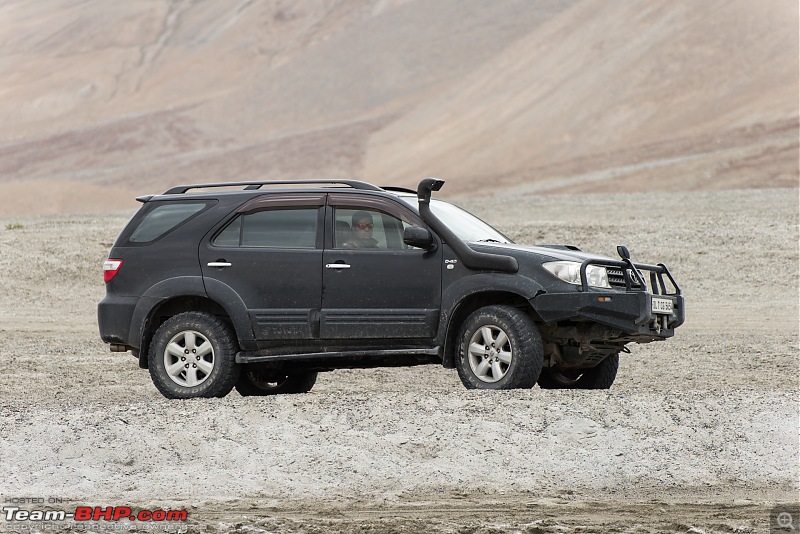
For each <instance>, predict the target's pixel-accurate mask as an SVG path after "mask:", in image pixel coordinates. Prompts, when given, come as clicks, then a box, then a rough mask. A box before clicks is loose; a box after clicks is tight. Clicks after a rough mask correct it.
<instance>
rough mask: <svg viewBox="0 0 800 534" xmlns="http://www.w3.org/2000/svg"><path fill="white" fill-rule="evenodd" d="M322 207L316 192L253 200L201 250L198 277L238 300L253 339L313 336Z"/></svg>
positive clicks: (321, 198) (318, 289) (319, 282)
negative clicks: (224, 288) (229, 291)
mask: <svg viewBox="0 0 800 534" xmlns="http://www.w3.org/2000/svg"><path fill="white" fill-rule="evenodd" d="M324 204H325V195H324V194H318V193H317V194H312V193H307V194H304V193H301V194H293V195H289V194H287V195H274V194H273V195H265V196H263V197H258V198H256V199H253V200H251V201H249V202H247V203H246V204H244V205H243V206H242V207H241V208H239V210H237V213H236V214H235V216H233V217H232V218H231V219H230V220H229V221H228V222H227V223H226V224H225V225H224V226H223V227H222V228H221V229H219V230H218V231H216V232H214V233H212V234H211V235H210V236H208V237H207V238H206V240H204V242H203V244H201V245H200V261H201V268H202V270H203V277H204V278H205V279H206V280H209V279H213V280H216V281H218V282H221V283H222V284H224V285H225V286H228V287H229V288H230V289H232V290H233V292H235V293H236V294H238V295H239V297H240V298H241V299H242V300H243V301H244V303H245V306H246V307H247V311H248V314H249V316H250V323H251V326H252V328H253V333H254V334H255V337H256V339H257V340H277V339H313V338H316V337H318V326H319V309H320V306H321V294H322V234H323V232H322V228H323V226H324V224H323V217H324V212H325V209H324ZM206 285H207V288H208V287H210V286H209V284H208V282H207V284H206ZM209 292H210V289H209Z"/></svg>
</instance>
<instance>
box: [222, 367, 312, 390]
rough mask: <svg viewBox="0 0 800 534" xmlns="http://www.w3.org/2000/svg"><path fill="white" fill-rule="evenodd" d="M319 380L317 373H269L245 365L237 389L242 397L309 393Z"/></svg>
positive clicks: (237, 382)
mask: <svg viewBox="0 0 800 534" xmlns="http://www.w3.org/2000/svg"><path fill="white" fill-rule="evenodd" d="M316 381H317V373H315V372H306V373H293V374H290V375H278V376H275V375H269V374H266V373H265V372H264V371H261V370H259V369H258V368H251V369H248V368H247V367H244V368H243V369H242V372H241V374H240V375H239V379H238V380H237V381H236V386H235V387H236V391H238V392H239V394H240V395H241V396H242V397H263V396H266V395H280V394H285V393H308V392H309V391H311V388H312V387H314V383H315V382H316Z"/></svg>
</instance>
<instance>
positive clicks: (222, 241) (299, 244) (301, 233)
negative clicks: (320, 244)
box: [212, 208, 319, 248]
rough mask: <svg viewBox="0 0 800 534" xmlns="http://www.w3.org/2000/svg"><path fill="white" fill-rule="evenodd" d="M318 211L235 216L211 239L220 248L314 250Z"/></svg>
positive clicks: (258, 212)
mask: <svg viewBox="0 0 800 534" xmlns="http://www.w3.org/2000/svg"><path fill="white" fill-rule="evenodd" d="M318 214H319V209H318V208H300V209H275V210H262V211H256V212H252V213H245V214H242V215H239V216H238V217H237V218H236V219H234V220H233V221H232V222H231V223H230V224H228V226H226V227H225V228H224V229H223V230H222V231H221V232H220V233H219V234H217V236H216V237H215V238H214V239H213V241H212V242H213V244H214V245H217V246H222V247H274V248H315V247H316V245H317V221H318Z"/></svg>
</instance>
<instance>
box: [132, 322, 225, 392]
mask: <svg viewBox="0 0 800 534" xmlns="http://www.w3.org/2000/svg"><path fill="white" fill-rule="evenodd" d="M198 339H199V340H200V341H201V342H200V343H199V344H198V343H197V341H196V340H198ZM171 343H172V344H173V345H171V348H170V352H169V353H168V352H167V349H168V346H170V344H171ZM181 343H183V344H184V346H182V345H181ZM205 343H208V344H209V345H206V344H205ZM190 345H191V347H190ZM209 348H210V354H202V353H203V352H204V351H206V350H209ZM178 349H184V350H188V351H189V352H188V353H186V354H185V356H186V360H185V361H186V365H189V366H190V367H186V369H187V371H181V369H180V367H181V366H182V365H183V363H184V361H183V360H181V358H183V356H184V355H182V354H179V351H178ZM195 349H199V350H197V351H196V352H195V353H192V350H195ZM236 350H237V343H236V336H235V335H234V333H233V332H232V331H231V329H230V327H229V326H228V325H227V324H225V323H224V322H223V321H222V320H220V319H219V318H217V317H215V316H213V315H210V314H207V313H202V312H185V313H180V314H178V315H175V316H173V317H170V318H169V319H167V320H166V321H165V322H164V324H162V325H161V326H160V327H159V328H158V330H156V333H155V335H154V336H153V340H152V341H151V343H150V350H149V354H148V368H149V370H150V377H151V378H152V380H153V384H155V386H156V388H158V390H159V391H160V392H161V394H162V395H164V396H165V397H167V398H169V399H190V398H195V397H224V396H225V395H227V394H228V393H229V392H230V391H231V389H233V385H234V384H235V383H236V380H237V379H238V378H239V366H238V365H237V364H236ZM198 356H200V357H198ZM209 356H210V358H209ZM201 359H203V360H204V361H203V362H201V361H200V360H201ZM170 362H171V363H170ZM179 363H180V364H181V365H178V364H179ZM168 366H169V369H170V370H168V368H167V367H168ZM191 366H194V367H191ZM201 368H202V369H201ZM176 369H177V370H176ZM170 371H171V374H170ZM181 373H185V375H184V374H181ZM190 373H191V374H190ZM181 382H183V383H181Z"/></svg>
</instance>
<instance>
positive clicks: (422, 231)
mask: <svg viewBox="0 0 800 534" xmlns="http://www.w3.org/2000/svg"><path fill="white" fill-rule="evenodd" d="M403 243H405V244H406V245H410V246H412V247H417V248H422V249H425V250H431V249H432V248H433V247H434V242H433V236H432V235H431V233H430V231H429V230H428V229H427V228H420V227H418V226H409V227H408V228H406V229H405V230H404V231H403Z"/></svg>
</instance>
